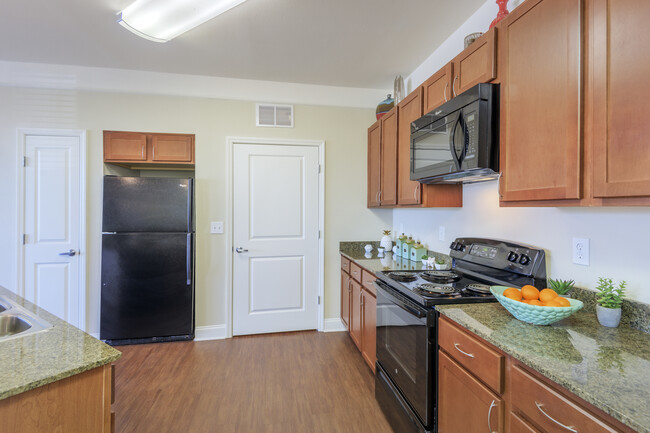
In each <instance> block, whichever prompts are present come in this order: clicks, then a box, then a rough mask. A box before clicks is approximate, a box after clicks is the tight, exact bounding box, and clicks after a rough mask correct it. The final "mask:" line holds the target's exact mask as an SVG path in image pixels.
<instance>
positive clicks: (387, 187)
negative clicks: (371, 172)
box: [379, 107, 397, 206]
mask: <svg viewBox="0 0 650 433" xmlns="http://www.w3.org/2000/svg"><path fill="white" fill-rule="evenodd" d="M380 178H381V183H380V184H381V189H380V190H379V204H380V205H381V206H395V205H396V204H397V108H395V107H394V108H393V109H392V110H390V111H389V112H388V113H386V114H385V115H384V116H383V117H382V118H381V175H380Z"/></svg>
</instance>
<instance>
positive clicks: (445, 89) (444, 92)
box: [442, 81, 449, 102]
mask: <svg viewBox="0 0 650 433" xmlns="http://www.w3.org/2000/svg"><path fill="white" fill-rule="evenodd" d="M448 87H449V81H447V82H446V83H445V88H444V89H442V96H444V97H445V102H447V101H449V99H447V88H448Z"/></svg>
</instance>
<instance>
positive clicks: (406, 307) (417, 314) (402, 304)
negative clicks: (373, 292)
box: [372, 281, 426, 319]
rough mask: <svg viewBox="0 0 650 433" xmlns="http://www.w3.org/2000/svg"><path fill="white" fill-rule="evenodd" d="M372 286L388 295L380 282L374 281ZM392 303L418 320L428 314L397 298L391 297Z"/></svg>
mask: <svg viewBox="0 0 650 433" xmlns="http://www.w3.org/2000/svg"><path fill="white" fill-rule="evenodd" d="M372 284H373V285H374V286H375V288H376V289H377V290H381V291H382V292H384V293H386V289H384V288H383V287H382V283H380V282H378V281H374V282H373V283H372ZM386 294H387V295H389V296H390V293H386ZM390 301H391V302H392V303H393V304H395V305H397V306H398V307H400V308H401V309H402V310H404V311H406V312H407V313H409V314H410V315H412V316H415V317H417V318H418V319H421V318H423V317H426V313H423V312H422V311H420V310H417V309H415V308H413V307H411V306H410V305H408V304H406V303H405V302H402V301H401V300H399V299H397V298H396V297H395V296H390Z"/></svg>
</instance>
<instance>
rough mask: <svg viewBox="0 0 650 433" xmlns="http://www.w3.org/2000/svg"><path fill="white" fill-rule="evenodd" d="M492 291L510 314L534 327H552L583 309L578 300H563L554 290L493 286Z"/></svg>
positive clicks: (529, 286)
mask: <svg viewBox="0 0 650 433" xmlns="http://www.w3.org/2000/svg"><path fill="white" fill-rule="evenodd" d="M490 291H491V292H492V294H493V295H494V297H495V298H497V301H499V303H500V304H501V305H503V307H504V308H505V309H506V310H508V311H509V312H510V314H512V315H513V316H515V317H516V318H517V319H519V320H521V321H522V322H526V323H532V324H533V325H550V324H551V323H554V322H557V321H558V320H562V319H564V318H566V317H569V316H570V315H572V314H573V313H575V312H576V311H578V310H579V309H581V308H582V307H583V304H582V302H580V301H578V300H577V299H571V298H563V297H561V296H558V294H557V293H555V291H554V290H553V289H542V290H538V289H537V288H536V287H534V286H531V285H526V286H524V287H522V288H521V289H516V288H514V287H505V286H492V287H491V288H490Z"/></svg>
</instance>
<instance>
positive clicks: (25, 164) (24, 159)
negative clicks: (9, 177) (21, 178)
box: [23, 156, 27, 167]
mask: <svg viewBox="0 0 650 433" xmlns="http://www.w3.org/2000/svg"><path fill="white" fill-rule="evenodd" d="M23 167H27V157H26V156H23Z"/></svg>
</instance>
